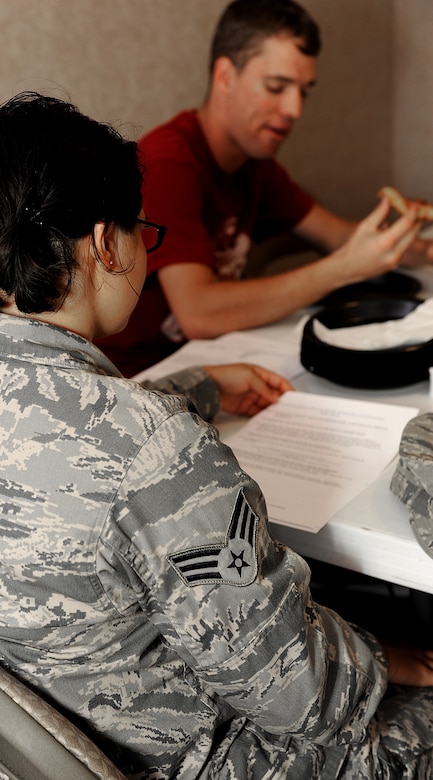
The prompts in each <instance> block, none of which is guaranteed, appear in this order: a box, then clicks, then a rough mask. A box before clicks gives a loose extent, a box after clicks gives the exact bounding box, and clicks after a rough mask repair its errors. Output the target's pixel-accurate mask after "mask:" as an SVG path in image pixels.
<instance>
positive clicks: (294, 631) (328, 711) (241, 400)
mask: <svg viewBox="0 0 433 780" xmlns="http://www.w3.org/2000/svg"><path fill="white" fill-rule="evenodd" d="M0 170H1V176H0V288H1V291H2V295H1V314H0V360H1V371H0V428H1V459H0V464H1V465H0V470H1V473H0V529H1V530H0V593H1V607H0V658H1V660H2V663H3V664H4V665H5V666H6V667H8V668H9V669H11V670H12V671H13V672H14V673H15V674H17V675H18V676H19V677H20V678H22V679H23V680H25V681H27V682H28V683H30V684H31V685H32V686H34V687H35V688H37V689H38V690H40V691H41V692H42V693H43V694H44V695H45V696H46V697H47V698H49V699H50V701H52V702H53V703H54V704H56V705H57V706H58V707H59V708H61V709H62V710H64V711H66V712H67V714H68V715H69V716H70V717H73V718H74V719H78V720H79V722H80V725H81V726H82V727H83V728H86V729H87V731H88V732H89V733H90V734H91V735H92V737H93V739H95V740H97V741H99V742H102V743H103V744H104V747H105V749H106V750H107V751H108V752H110V754H111V756H112V757H113V758H114V760H115V761H116V762H117V764H118V765H119V767H120V768H121V769H122V770H123V771H124V773H125V774H126V775H127V776H129V777H130V778H142V779H144V778H146V779H147V780H150V778H153V779H156V778H174V777H176V778H182V780H193V779H195V778H200V779H204V778H209V779H210V778H218V780H228V779H229V778H230V779H231V780H235V779H236V780H244V779H246V778H252V779H253V780H264V778H268V779H270V778H279V779H282V778H293V780H302V778H305V780H312V779H313V780H314V778H323V779H329V780H335V779H336V778H355V777H356V778H378V777H381V778H399V780H400V778H415V777H417V778H431V777H432V776H433V769H432V745H433V689H432V688H430V687H427V686H431V685H432V684H433V658H432V653H430V652H428V651H421V650H412V649H411V650H404V651H403V650H401V649H399V648H398V647H393V646H391V645H384V644H382V643H380V642H379V641H378V640H377V639H375V638H374V637H373V636H371V635H370V634H368V633H367V632H364V631H363V630H362V629H360V628H358V627H355V626H351V625H349V624H348V623H346V622H345V621H344V620H343V619H341V618H340V617H338V616H337V615H336V614H335V613H334V612H332V611H330V610H329V609H327V608H324V607H321V606H319V605H318V604H316V603H314V602H313V600H312V598H311V594H310V590H309V569H308V567H307V565H306V563H305V562H304V561H303V560H302V559H301V558H300V557H299V556H298V555H296V554H295V553H294V552H293V551H292V550H290V549H287V548H285V547H283V546H282V545H280V544H278V543H277V542H276V541H275V540H274V539H273V538H272V537H271V535H270V532H269V527H268V522H267V516H266V507H265V502H264V499H263V496H262V494H261V492H260V488H259V487H258V485H257V484H256V483H255V482H254V481H253V480H252V479H251V478H250V477H249V476H248V475H247V474H245V473H244V472H243V471H242V469H241V468H240V466H239V464H238V463H237V461H236V459H235V457H234V455H233V453H232V452H231V451H230V449H229V448H227V447H226V446H224V445H223V444H222V443H221V442H220V441H219V438H218V434H217V432H216V430H215V428H214V427H212V426H211V425H210V424H209V423H208V422H206V421H205V419H208V420H211V419H212V417H213V416H214V415H215V413H216V412H217V410H218V408H219V405H220V403H222V405H223V407H224V408H226V409H228V410H230V411H235V412H245V413H254V412H255V411H257V409H259V408H261V407H263V406H265V405H267V404H268V403H271V402H272V401H273V400H275V399H276V398H277V397H278V396H279V394H280V393H281V392H283V391H285V390H287V389H289V387H290V386H289V385H288V383H287V382H285V380H283V379H281V378H280V377H277V376H276V375H274V374H272V373H270V372H267V371H264V370H263V369H259V368H257V367H248V366H242V365H240V366H231V367H229V368H224V367H211V368H208V369H207V370H205V369H203V368H196V369H193V370H191V371H189V372H182V373H181V374H179V375H176V376H174V377H171V378H168V379H167V380H166V381H165V382H163V383H162V384H161V385H160V386H159V388H149V387H142V386H140V385H139V384H137V383H135V382H133V381H131V380H127V379H124V378H123V377H122V376H121V375H120V374H119V372H118V371H117V370H116V369H115V368H114V366H113V365H112V364H111V363H110V362H109V361H108V359H107V358H106V357H104V355H103V354H102V353H101V352H100V351H99V350H98V349H97V348H96V347H95V346H93V345H92V340H93V339H95V338H98V337H101V336H102V335H104V334H108V333H111V332H115V331H116V330H119V329H120V328H122V327H123V326H124V325H125V323H126V322H127V320H128V317H129V315H130V313H131V311H132V310H133V308H134V305H135V302H136V300H137V295H138V293H139V292H140V289H141V286H142V284H143V283H144V279H145V275H146V250H145V247H144V243H143V240H144V239H143V236H146V235H147V233H148V232H151V231H152V230H153V231H154V232H155V235H156V234H159V239H158V236H157V235H156V238H157V240H160V237H161V234H162V233H163V230H161V229H159V228H158V227H155V226H154V227H153V228H152V227H151V228H146V226H145V224H144V225H143V224H142V222H140V220H145V215H143V214H142V213H141V211H140V210H141V201H140V184H141V173H140V170H139V166H138V164H137V156H136V148H135V144H134V143H132V142H130V141H126V140H124V139H122V138H121V136H119V135H118V134H117V133H116V132H115V131H114V130H113V129H111V128H110V127H107V126H105V125H101V124H99V123H97V122H95V121H93V120H91V119H89V118H87V117H85V116H83V115H82V114H80V113H79V112H78V111H77V109H75V108H74V107H73V106H71V105H69V104H67V103H64V102H62V101H60V100H56V99H53V98H44V97H42V96H39V95H35V94H27V95H26V94H25V95H21V96H17V98H15V99H13V100H12V101H9V102H8V103H6V104H4V105H3V106H1V107H0ZM167 186H169V183H168V185H167ZM142 231H143V233H142ZM193 238H194V237H193V236H192V237H191V240H193ZM146 240H147V239H146ZM154 246H155V245H154ZM154 246H153V247H152V246H151V245H148V249H149V251H150V250H151V249H152V248H154ZM179 393H182V394H179ZM389 683H397V684H400V686H406V687H399V688H395V687H389ZM421 686H425V687H421Z"/></svg>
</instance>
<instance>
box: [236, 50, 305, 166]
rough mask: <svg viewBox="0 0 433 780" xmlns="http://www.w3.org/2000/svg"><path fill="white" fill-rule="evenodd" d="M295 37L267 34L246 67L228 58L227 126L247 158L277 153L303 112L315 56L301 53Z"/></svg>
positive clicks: (262, 157) (259, 157)
mask: <svg viewBox="0 0 433 780" xmlns="http://www.w3.org/2000/svg"><path fill="white" fill-rule="evenodd" d="M299 43H300V42H299V41H298V40H297V39H296V38H290V37H288V36H286V35H280V36H274V37H271V38H266V39H265V40H264V41H263V44H262V47H261V51H260V53H259V54H257V55H255V56H253V57H252V58H251V59H250V60H249V61H248V62H247V64H246V65H245V67H244V68H243V70H241V71H237V70H236V68H235V67H234V65H233V63H230V66H229V67H230V80H229V86H228V90H227V102H226V131H227V133H228V135H229V137H230V140H231V143H232V145H233V146H234V147H237V151H238V152H239V153H240V154H241V155H242V154H243V155H244V156H245V158H247V157H254V158H256V159H265V158H268V157H273V156H274V155H275V154H276V153H277V152H278V149H279V147H280V145H281V143H282V142H283V141H284V139H285V138H286V137H287V136H288V134H289V133H290V131H291V129H292V126H293V122H294V121H295V120H296V119H298V118H299V117H300V116H301V113H302V108H303V103H304V100H305V98H306V96H307V94H308V92H309V90H310V88H311V87H312V86H313V84H314V83H315V78H316V59H315V57H310V56H307V55H305V54H303V53H302V52H301V51H300V50H299V48H298V46H297V44H299Z"/></svg>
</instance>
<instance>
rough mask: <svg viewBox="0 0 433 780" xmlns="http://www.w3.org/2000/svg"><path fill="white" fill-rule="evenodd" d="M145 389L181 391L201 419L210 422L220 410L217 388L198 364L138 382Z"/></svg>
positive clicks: (168, 391)
mask: <svg viewBox="0 0 433 780" xmlns="http://www.w3.org/2000/svg"><path fill="white" fill-rule="evenodd" d="M140 384H141V386H142V387H144V388H145V389H146V390H158V391H160V392H162V393H181V394H182V395H184V396H186V398H187V399H188V401H189V402H190V403H192V404H193V406H195V408H196V409H197V411H198V413H199V414H200V416H201V417H203V420H206V421H208V422H211V421H212V420H214V419H215V417H216V416H217V414H218V412H219V410H220V396H219V392H218V388H217V386H216V384H215V382H214V381H213V379H211V377H210V376H209V374H207V373H206V371H204V369H203V368H201V367H200V366H193V367H191V368H188V369H184V370H183V371H177V372H176V373H174V374H170V375H168V376H166V377H162V379H160V380H158V382H150V381H147V380H144V381H143V382H140Z"/></svg>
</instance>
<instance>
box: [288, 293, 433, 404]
mask: <svg viewBox="0 0 433 780" xmlns="http://www.w3.org/2000/svg"><path fill="white" fill-rule="evenodd" d="M420 303H421V300H420V299H418V298H415V297H413V298H401V297H396V298H392V297H385V298H378V297H374V298H361V299H360V300H355V301H348V302H346V303H342V304H341V305H335V306H329V307H328V308H324V309H322V310H320V311H319V312H317V314H315V315H314V316H313V317H311V318H310V319H309V320H308V322H307V323H306V325H305V327H304V331H303V335H302V342H301V363H302V365H303V366H304V367H305V368H306V369H307V370H308V371H311V372H312V373H313V374H317V375H318V376H321V377H324V378H325V379H329V380H330V381H332V382H336V383H337V384H340V385H345V386H347V387H356V388H360V389H370V390H378V389H386V388H394V387H403V386H405V385H410V384H414V383H415V382H421V381H422V380H424V379H428V378H429V367H430V366H433V339H431V340H429V341H426V342H424V343H420V344H409V345H402V346H398V347H391V348H387V349H377V350H356V349H345V348H342V347H335V346H333V345H330V344H327V343H326V342H324V341H322V340H321V339H319V338H318V337H317V336H316V334H315V332H314V325H313V321H314V320H315V319H318V320H319V321H320V322H321V323H323V325H325V326H326V327H327V328H346V327H352V326H355V325H363V324H367V323H370V322H386V321H387V320H393V319H400V318H401V317H405V316H406V315H407V314H409V313H410V312H411V311H413V310H414V309H415V308H416V306H418V305H419V304H420Z"/></svg>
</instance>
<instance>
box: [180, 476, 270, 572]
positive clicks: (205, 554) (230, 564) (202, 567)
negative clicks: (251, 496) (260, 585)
mask: <svg viewBox="0 0 433 780" xmlns="http://www.w3.org/2000/svg"><path fill="white" fill-rule="evenodd" d="M258 520H259V518H258V516H257V515H256V514H255V512H253V510H252V509H251V507H250V505H249V503H248V501H247V500H246V498H245V496H244V493H243V491H242V490H240V491H239V493H238V495H237V497H236V502H235V506H234V508H233V512H232V516H231V519H230V523H229V526H228V529H227V534H226V539H225V543H224V544H220V545H219V544H210V545H207V546H205V547H193V548H192V549H191V550H184V551H183V552H179V553H174V554H173V555H169V556H167V557H168V561H169V563H170V564H171V565H172V566H173V568H174V569H175V570H176V572H177V573H178V574H179V576H180V577H181V578H182V579H183V581H184V582H185V583H186V584H187V585H189V586H192V585H203V584H204V583H205V582H206V583H210V582H220V583H224V584H226V585H237V586H244V585H249V584H250V583H251V582H253V581H254V580H255V578H256V575H257V524H258Z"/></svg>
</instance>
